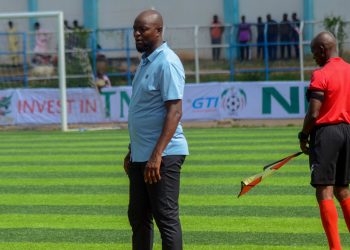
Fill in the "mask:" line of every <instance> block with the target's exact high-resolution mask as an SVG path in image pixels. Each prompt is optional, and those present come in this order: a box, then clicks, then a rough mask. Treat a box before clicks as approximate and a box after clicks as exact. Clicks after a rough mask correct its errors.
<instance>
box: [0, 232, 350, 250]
mask: <svg viewBox="0 0 350 250" xmlns="http://www.w3.org/2000/svg"><path fill="white" fill-rule="evenodd" d="M130 237H131V234H130V231H128V230H106V229H105V230H82V229H66V230H60V229H51V228H42V229H3V230H0V239H7V240H6V241H7V242H46V243H48V242H56V243H59V242H62V243H65V242H74V243H104V244H106V243H128V242H130ZM341 238H342V243H343V245H345V246H349V245H350V242H349V237H348V234H341ZM157 241H159V238H156V242H157ZM184 242H198V243H199V242H200V244H201V245H218V246H220V245H224V246H226V245H237V246H242V245H247V244H252V245H256V246H260V247H263V246H266V245H268V246H271V245H272V246H278V245H280V246H291V245H293V246H309V247H310V249H313V248H312V247H313V246H322V247H323V248H324V246H326V245H327V242H326V239H325V237H324V234H323V233H304V234H293V233H292V234H290V233H261V232H259V233H256V232H244V233H241V232H236V233H232V232H202V231H196V232H188V233H185V234H184ZM193 244H194V243H192V244H191V245H193Z"/></svg>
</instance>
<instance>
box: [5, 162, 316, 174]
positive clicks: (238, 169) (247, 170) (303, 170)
mask: <svg viewBox="0 0 350 250" xmlns="http://www.w3.org/2000/svg"><path fill="white" fill-rule="evenodd" d="M260 171H262V167H261V166H260V167H258V166H249V165H244V166H237V165H235V166H232V165H226V166H225V165H221V166H218V165H211V166H205V165H204V166H191V165H184V166H183V167H182V171H181V173H182V176H186V177H197V176H199V177H201V175H203V177H205V176H207V175H208V176H210V173H211V174H212V176H220V175H222V173H224V174H225V176H226V177H227V176H228V175H229V176H231V175H232V176H241V175H242V176H245V175H249V174H251V175H253V174H256V173H258V172H260ZM6 172H11V173H27V172H30V173H33V174H34V173H45V172H50V173H51V172H92V173H93V172H99V173H100V172H113V173H114V172H118V173H119V172H123V173H124V168H123V167H122V166H121V165H116V164H115V165H105V166H98V167H97V166H95V165H92V164H90V165H85V166H70V165H60V166H2V167H0V178H1V174H2V173H6ZM309 173H310V171H309V168H308V167H306V166H296V165H293V164H292V163H291V164H288V165H287V166H286V167H284V168H282V169H281V170H279V171H278V174H279V175H288V176H291V177H293V176H294V177H297V176H300V177H302V176H305V175H308V176H309Z"/></svg>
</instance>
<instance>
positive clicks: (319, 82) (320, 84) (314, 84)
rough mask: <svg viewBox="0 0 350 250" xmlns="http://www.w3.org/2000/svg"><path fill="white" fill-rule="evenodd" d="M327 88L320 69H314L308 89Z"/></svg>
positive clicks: (321, 89)
mask: <svg viewBox="0 0 350 250" xmlns="http://www.w3.org/2000/svg"><path fill="white" fill-rule="evenodd" d="M326 88H327V83H326V79H325V77H324V74H323V72H322V71H320V70H315V71H314V72H313V73H312V76H311V81H310V86H309V90H310V91H325V90H326Z"/></svg>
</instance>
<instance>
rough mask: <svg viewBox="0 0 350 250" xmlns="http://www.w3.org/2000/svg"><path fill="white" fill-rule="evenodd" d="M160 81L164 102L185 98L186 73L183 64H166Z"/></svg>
mask: <svg viewBox="0 0 350 250" xmlns="http://www.w3.org/2000/svg"><path fill="white" fill-rule="evenodd" d="M160 80H161V81H160V91H161V95H162V99H163V101H164V102H165V101H169V100H179V99H182V98H183V93H184V87H185V73H184V70H183V67H182V65H181V64H180V65H177V64H174V63H171V62H168V63H166V64H165V65H164V66H163V68H162V71H161V76H160Z"/></svg>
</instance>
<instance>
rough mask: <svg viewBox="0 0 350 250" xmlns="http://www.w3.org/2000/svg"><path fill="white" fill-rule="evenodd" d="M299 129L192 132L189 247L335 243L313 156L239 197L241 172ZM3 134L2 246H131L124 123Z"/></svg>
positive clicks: (271, 155) (254, 169) (250, 170)
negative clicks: (311, 165)
mask: <svg viewBox="0 0 350 250" xmlns="http://www.w3.org/2000/svg"><path fill="white" fill-rule="evenodd" d="M298 130H299V128H297V127H278V128H275V127H273V128H267V127H264V128H211V129H186V130H185V133H186V137H187V139H188V142H189V146H190V152H191V155H190V156H189V157H188V158H187V160H186V162H185V164H184V166H183V169H182V179H181V195H180V207H181V210H180V212H181V221H182V227H183V238H184V249H186V250H199V249H202V250H225V249H243V250H250V249H252V250H258V249H259V250H261V249H263V250H291V249H302V250H310V249H312V250H321V249H324V250H326V249H328V247H327V242H326V238H325V235H324V233H323V229H322V225H321V221H320V219H319V212H318V207H317V204H316V200H315V198H314V190H313V188H311V187H310V186H309V184H308V183H309V170H308V166H307V157H306V156H305V155H302V156H299V157H298V158H296V159H293V160H292V161H291V162H290V163H288V164H287V165H286V166H284V167H282V168H281V169H280V170H279V171H278V172H276V173H275V174H274V175H273V176H271V177H269V178H267V179H265V180H264V181H263V182H262V183H261V184H260V185H258V186H256V187H255V188H254V189H252V190H251V191H250V192H249V193H247V194H246V195H244V196H243V197H241V198H239V199H237V194H238V193H239V190H240V181H241V180H242V179H244V178H245V177H248V176H250V175H253V174H256V173H258V172H261V171H262V167H263V166H264V165H265V164H267V163H270V162H272V161H275V160H278V159H280V158H282V157H285V156H287V155H289V154H291V153H294V152H296V151H298V140H297V139H296V135H297V132H298ZM0 142H1V144H0V147H1V150H0V249H11V250H17V249H18V250H27V249H30V250H42V249H50V250H80V249H81V250H90V249H91V250H92V249H94V250H109V249H121V250H124V249H126V250H127V249H131V247H130V245H131V244H130V239H131V232H130V227H129V223H128V220H127V203H128V179H127V176H126V175H125V174H124V172H123V168H122V160H123V158H124V155H125V153H126V150H127V145H128V142H129V139H128V133H127V131H126V130H114V131H85V132H69V133H61V132H47V131H44V132H42V131H35V132H33V131H21V132H8V131H2V132H0ZM338 212H339V230H340V233H341V240H342V244H343V246H344V249H350V237H349V233H348V232H347V229H346V226H345V223H344V221H343V217H342V214H341V210H340V209H339V207H338ZM155 249H158V250H160V249H161V247H160V237H159V234H158V233H157V234H156V237H155Z"/></svg>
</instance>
